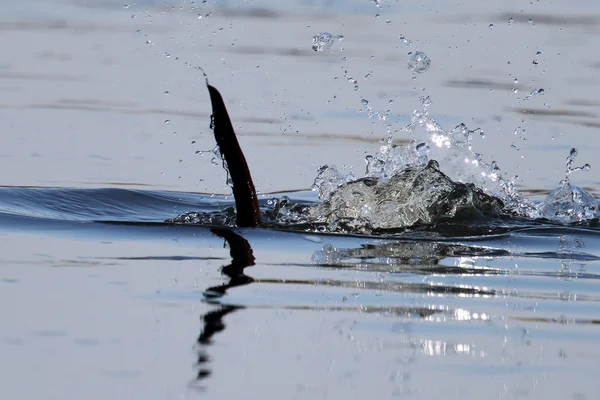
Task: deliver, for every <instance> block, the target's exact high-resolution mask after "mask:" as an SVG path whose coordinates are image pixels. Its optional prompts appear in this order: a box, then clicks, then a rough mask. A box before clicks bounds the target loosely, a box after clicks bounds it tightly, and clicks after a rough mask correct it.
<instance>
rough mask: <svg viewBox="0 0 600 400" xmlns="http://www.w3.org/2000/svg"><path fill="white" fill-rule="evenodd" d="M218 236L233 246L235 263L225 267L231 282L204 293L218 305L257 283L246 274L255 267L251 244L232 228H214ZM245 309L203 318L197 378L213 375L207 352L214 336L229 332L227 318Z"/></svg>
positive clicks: (232, 308)
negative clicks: (228, 294)
mask: <svg viewBox="0 0 600 400" xmlns="http://www.w3.org/2000/svg"><path fill="white" fill-rule="evenodd" d="M211 232H212V233H214V234H215V235H217V236H219V237H221V238H223V239H225V241H226V242H227V244H229V247H230V253H229V254H230V255H231V264H229V265H226V266H224V267H223V269H222V272H223V275H225V276H227V277H228V278H229V282H228V283H225V284H223V285H219V286H213V287H210V288H208V289H206V291H205V292H204V296H205V298H206V301H208V302H214V301H215V300H216V299H218V298H220V297H222V296H224V295H225V293H226V292H227V290H229V289H230V288H233V287H236V286H243V285H247V284H249V283H252V282H254V279H252V278H251V277H249V276H247V275H245V274H244V269H245V268H246V267H250V266H252V265H254V254H253V252H252V247H250V243H248V241H247V240H246V239H244V238H243V237H241V236H240V235H238V234H237V233H235V232H233V231H231V230H229V229H211ZM241 308H243V307H240V306H228V305H220V306H219V308H218V309H216V310H213V311H210V312H208V313H206V314H204V316H202V321H203V323H204V327H203V329H202V332H200V336H198V344H199V345H200V350H199V352H198V374H197V379H198V380H202V379H204V378H207V377H208V376H210V374H211V370H210V368H209V365H208V364H209V362H210V357H209V355H208V353H207V347H208V346H210V345H211V344H212V337H213V336H214V335H215V334H216V333H219V332H221V331H222V330H224V329H225V323H224V322H223V318H224V317H225V316H226V315H228V314H230V313H232V312H234V311H236V310H238V309H241Z"/></svg>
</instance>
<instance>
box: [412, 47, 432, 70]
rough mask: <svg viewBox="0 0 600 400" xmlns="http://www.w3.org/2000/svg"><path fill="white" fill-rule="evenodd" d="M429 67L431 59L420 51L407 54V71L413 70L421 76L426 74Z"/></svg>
mask: <svg viewBox="0 0 600 400" xmlns="http://www.w3.org/2000/svg"><path fill="white" fill-rule="evenodd" d="M430 65H431V59H430V58H429V57H428V56H427V54H425V53H423V52H422V51H415V52H414V53H413V52H410V53H408V62H407V66H408V69H411V70H413V72H414V73H416V74H422V73H424V72H427V70H428V69H429V66H430Z"/></svg>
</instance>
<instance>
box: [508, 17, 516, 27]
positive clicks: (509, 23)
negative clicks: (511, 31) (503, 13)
mask: <svg viewBox="0 0 600 400" xmlns="http://www.w3.org/2000/svg"><path fill="white" fill-rule="evenodd" d="M513 22H515V20H514V18H512V17H511V18H509V19H508V26H512V24H513Z"/></svg>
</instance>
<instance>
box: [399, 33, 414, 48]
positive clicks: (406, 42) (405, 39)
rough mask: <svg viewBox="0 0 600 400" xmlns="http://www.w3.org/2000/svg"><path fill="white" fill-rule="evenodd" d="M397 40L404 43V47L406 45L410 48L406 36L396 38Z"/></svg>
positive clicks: (409, 41) (410, 42)
mask: <svg viewBox="0 0 600 400" xmlns="http://www.w3.org/2000/svg"><path fill="white" fill-rule="evenodd" d="M398 38H399V39H400V40H401V41H402V43H404V44H405V45H407V46H412V40H408V39H407V38H406V36H404V35H400V36H398Z"/></svg>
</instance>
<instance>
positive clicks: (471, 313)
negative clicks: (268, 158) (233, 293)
mask: <svg viewBox="0 0 600 400" xmlns="http://www.w3.org/2000/svg"><path fill="white" fill-rule="evenodd" d="M212 232H213V233H214V234H215V235H217V236H219V237H221V238H223V239H225V241H226V242H227V244H228V245H229V247H230V254H231V258H232V260H231V263H230V264H229V265H226V266H224V267H223V269H222V271H223V274H224V275H225V276H226V277H227V278H228V282H225V283H223V284H221V285H218V286H213V287H210V288H208V289H206V290H205V292H204V296H205V301H206V302H209V303H212V304H215V305H216V306H217V307H216V308H215V309H213V310H212V311H210V312H208V313H206V314H204V315H203V316H202V317H201V319H202V322H203V328H202V332H201V333H200V335H199V337H198V339H197V343H198V345H199V351H198V366H197V368H198V370H197V376H196V382H197V383H199V382H203V380H204V379H206V378H208V377H209V376H210V375H211V372H212V369H211V366H210V363H211V357H210V355H209V346H211V345H212V344H213V338H214V335H215V334H218V333H219V332H221V331H223V330H225V328H226V325H225V322H224V318H225V317H226V316H227V315H229V314H232V313H233V312H235V311H237V310H240V309H244V308H245V306H243V305H223V304H220V300H221V298H222V297H223V296H224V295H225V294H226V292H227V291H228V290H229V289H230V288H234V287H237V286H242V285H247V284H249V283H252V282H254V279H253V278H251V277H249V276H247V275H245V273H244V270H245V268H247V267H249V266H252V265H254V264H255V258H254V254H253V251H252V248H251V247H250V244H249V242H248V241H247V240H246V239H244V238H243V237H241V236H240V235H238V234H237V233H234V232H233V231H231V230H229V229H225V228H223V229H213V230H212ZM548 236H554V234H552V233H548ZM517 238H518V236H512V240H516V239H517ZM558 242H559V243H558V244H559V246H558V250H557V251H554V252H540V250H539V249H538V248H531V249H523V248H520V249H519V250H520V251H515V250H511V249H510V248H501V246H500V248H495V247H490V246H486V245H482V243H478V245H476V246H475V245H472V244H469V243H465V242H463V243H450V242H434V241H422V240H421V241H415V240H403V241H400V240H395V241H391V242H382V243H378V244H363V245H361V246H359V247H356V248H346V249H344V248H337V247H334V246H332V245H331V244H327V245H325V246H323V247H322V249H321V250H318V251H316V252H315V253H313V255H312V262H313V265H314V264H316V265H317V266H318V267H320V268H321V269H323V270H327V269H345V270H355V271H368V272H369V273H372V275H370V277H369V275H366V276H364V277H362V278H361V279H350V280H347V279H342V278H340V279H285V280H280V279H262V280H261V282H263V283H267V284H284V285H318V286H319V287H320V288H322V290H323V291H327V290H328V288H332V287H338V288H348V289H352V290H354V289H357V290H358V291H365V292H368V291H371V292H373V293H376V294H377V295H378V296H382V295H383V296H386V293H390V296H394V295H397V294H405V295H407V297H406V298H410V299H411V300H410V301H411V304H405V303H402V300H400V303H397V302H396V301H398V299H399V298H397V297H390V299H393V300H394V302H393V303H386V302H385V300H381V304H378V303H375V304H369V303H370V301H369V300H367V302H366V303H365V302H363V301H359V302H355V301H352V299H350V300H348V299H347V297H346V296H344V297H343V298H342V299H341V301H340V302H337V303H332V304H324V305H280V306H277V305H275V308H284V309H287V310H327V311H330V312H349V313H360V314H363V313H375V314H379V315H381V316H386V317H391V318H399V319H402V318H408V319H415V318H416V319H418V320H420V321H422V322H424V323H431V324H436V323H448V322H450V321H453V322H454V323H465V322H483V323H486V322H489V321H494V320H498V318H499V317H501V316H499V315H496V314H495V313H494V309H490V310H481V309H479V310H476V309H470V308H471V307H470V306H472V305H473V304H475V303H472V302H471V303H469V302H466V301H465V302H461V303H460V304H456V300H452V299H458V298H461V299H466V298H487V299H494V298H506V299H518V302H519V303H522V302H525V303H526V302H528V301H539V300H544V301H545V300H549V301H557V300H558V301H569V302H575V301H578V302H581V301H583V302H588V303H598V302H600V297H599V296H597V295H596V294H593V293H578V292H577V291H569V290H564V291H561V292H560V293H558V294H557V293H556V292H540V291H539V290H535V289H534V288H530V287H528V286H527V284H526V283H527V279H529V278H530V277H533V278H535V279H550V280H552V281H553V282H554V281H555V280H556V279H557V278H558V279H560V280H563V281H570V280H576V279H586V280H592V282H595V281H598V280H599V279H600V274H597V273H593V272H587V271H586V270H585V267H586V265H587V263H588V262H597V261H600V258H599V257H598V256H597V255H596V254H594V252H593V251H592V252H589V253H588V252H584V251H582V250H583V249H586V246H585V244H584V239H583V237H581V236H579V235H568V234H563V235H560V236H558ZM515 246H516V247H517V248H518V243H517V244H515ZM589 250H591V249H589ZM589 250H588V251H589ZM489 259H493V260H495V261H498V260H501V259H504V260H507V261H508V263H499V265H497V266H495V267H493V266H492V265H488V264H487V263H486V262H485V260H489ZM529 259H533V260H541V261H543V262H544V263H547V262H550V263H553V264H556V265H557V266H558V268H556V269H554V270H549V269H548V268H544V269H542V270H540V269H537V268H535V265H536V264H535V263H533V264H529V268H527V267H526V266H527V265H528V262H527V260H529ZM517 262H519V263H521V266H520V267H515V268H510V265H516V264H517ZM573 263H575V264H573ZM574 266H579V270H578V271H573V267H574ZM382 273H383V274H386V277H382V276H383V275H382ZM388 274H389V275H388ZM420 276H423V277H426V279H420V278H418V279H414V277H420ZM503 276H506V278H507V279H510V281H511V282H512V281H513V280H515V279H517V277H519V276H520V277H524V278H525V279H526V280H525V281H524V282H523V284H522V285H521V286H522V287H520V288H518V289H513V288H509V289H507V288H506V287H503V285H501V284H498V282H504V280H503V279H502V277H503ZM454 277H463V278H469V277H477V279H476V280H473V281H469V280H463V279H460V280H456V279H454ZM482 280H483V281H482ZM510 286H512V284H511V285H510ZM565 288H567V287H565ZM356 294H357V296H358V292H356ZM415 295H417V296H422V297H421V300H420V301H416V303H415V297H414V296H415ZM417 298H418V297H417ZM509 301H510V300H509ZM477 304H478V303H477ZM507 304H509V303H507ZM256 307H269V308H270V307H272V305H269V306H256ZM501 318H502V317H501ZM509 319H510V320H512V321H518V322H521V323H522V322H528V323H531V322H534V323H548V324H563V325H567V324H585V325H596V324H598V323H599V321H598V320H597V319H595V318H582V317H579V316H567V315H560V316H552V315H541V314H540V315H535V316H534V317H530V316H528V315H526V314H525V315H519V314H517V315H513V316H511V317H509ZM407 339H408V340H409V342H410V346H411V348H413V349H416V350H417V352H418V353H419V354H421V355H423V356H443V357H444V356H457V355H460V356H468V357H476V358H485V357H488V353H487V350H485V349H482V348H476V347H474V345H473V343H470V342H469V341H468V340H467V341H464V340H462V339H460V338H451V339H450V340H439V339H436V338H429V337H412V338H411V337H408V338H407Z"/></svg>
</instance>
